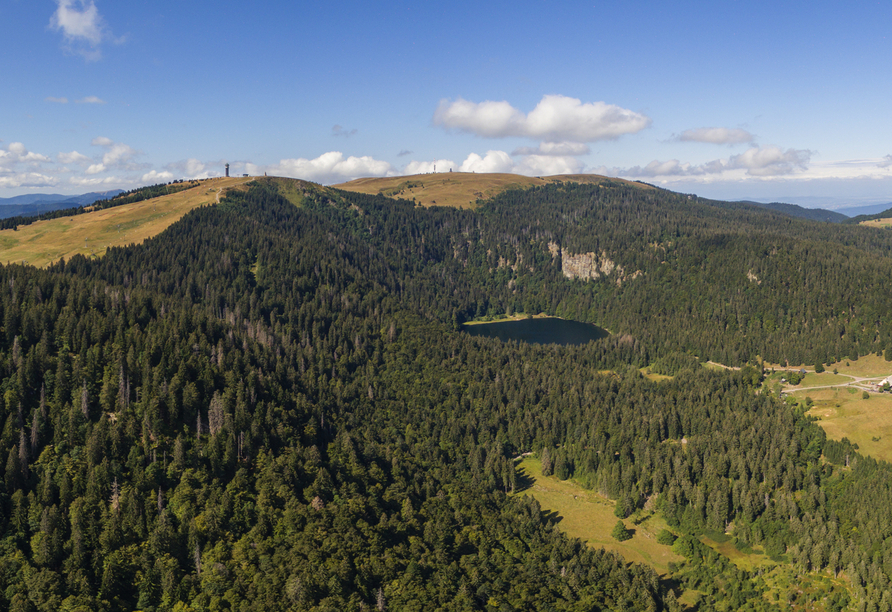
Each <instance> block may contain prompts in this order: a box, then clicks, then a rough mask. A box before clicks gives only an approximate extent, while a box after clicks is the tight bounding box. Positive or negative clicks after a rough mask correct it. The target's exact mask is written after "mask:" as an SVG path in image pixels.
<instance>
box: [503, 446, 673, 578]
mask: <svg viewBox="0 0 892 612" xmlns="http://www.w3.org/2000/svg"><path fill="white" fill-rule="evenodd" d="M517 469H518V471H519V472H521V473H522V474H523V475H524V476H525V477H526V478H529V479H530V480H531V481H532V484H531V486H530V488H528V489H526V490H525V491H522V492H520V493H518V495H530V496H532V497H533V498H535V499H536V501H538V502H539V505H540V506H541V507H542V510H543V511H550V512H555V513H557V515H558V516H559V517H560V521H559V522H558V524H557V526H558V528H559V529H560V530H561V531H563V532H564V533H566V534H567V535H569V536H571V537H574V538H579V539H581V540H583V541H585V542H586V543H587V544H588V545H589V546H595V547H598V548H601V547H603V548H606V549H607V550H612V551H614V552H617V553H619V554H621V555H622V556H623V557H624V558H625V559H626V560H628V561H634V562H637V563H646V564H648V565H650V566H651V567H653V568H655V569H656V570H657V571H658V572H660V573H661V574H665V573H667V572H668V571H669V562H670V561H675V562H678V561H681V560H682V557H680V556H679V555H676V554H675V553H674V552H672V549H671V548H670V547H669V546H664V545H662V544H658V543H657V534H658V533H659V532H660V530H661V529H665V528H666V522H665V520H663V519H662V518H661V517H659V516H656V515H653V516H650V517H648V518H647V519H646V520H644V521H642V522H641V523H640V524H637V525H636V524H635V523H634V522H633V521H632V520H631V519H626V520H624V521H623V523H625V525H626V528H628V529H629V530H631V531H632V532H633V533H634V535H633V537H632V539H631V540H627V541H625V542H617V541H616V540H614V539H613V537H612V536H611V535H610V532H611V531H612V530H613V527H614V526H615V525H616V522H617V521H618V520H619V519H617V518H616V516H615V515H614V514H613V512H614V507H615V504H614V502H612V501H611V500H609V499H607V498H606V497H603V496H602V495H599V494H597V493H595V492H594V491H589V490H587V489H583V488H582V487H581V486H579V485H578V484H576V483H575V482H573V481H572V480H565V481H562V480H558V479H557V478H555V477H554V476H542V463H541V462H540V461H539V459H537V458H535V457H526V458H524V460H523V461H522V462H521V463H520V465H519V466H518V468H517Z"/></svg>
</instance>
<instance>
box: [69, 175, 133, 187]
mask: <svg viewBox="0 0 892 612" xmlns="http://www.w3.org/2000/svg"><path fill="white" fill-rule="evenodd" d="M68 182H69V183H70V184H71V185H74V186H76V187H96V186H100V185H123V184H129V183H131V182H132V181H130V182H128V181H124V180H122V179H120V178H118V177H117V176H103V177H96V178H84V177H80V176H73V177H71V178H70V179H68Z"/></svg>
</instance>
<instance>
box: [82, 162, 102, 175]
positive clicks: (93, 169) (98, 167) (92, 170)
mask: <svg viewBox="0 0 892 612" xmlns="http://www.w3.org/2000/svg"><path fill="white" fill-rule="evenodd" d="M86 172H87V174H99V173H100V172H105V164H90V167H89V168H87V170H86Z"/></svg>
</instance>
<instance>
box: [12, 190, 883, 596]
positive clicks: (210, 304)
mask: <svg viewBox="0 0 892 612" xmlns="http://www.w3.org/2000/svg"><path fill="white" fill-rule="evenodd" d="M562 253H563V255H562ZM568 253H573V254H584V253H593V254H596V256H597V257H600V258H601V259H608V258H609V260H610V261H611V263H612V264H613V266H612V269H611V272H610V273H604V274H602V275H600V277H599V278H594V279H591V280H582V279H578V278H577V279H570V278H567V277H566V276H565V274H564V273H563V263H562V261H563V258H564V257H566V256H567V254H568ZM889 278H892V234H889V233H886V232H883V231H879V230H870V229H865V228H859V227H855V226H850V225H829V224H823V223H819V222H812V221H806V220H801V219H793V218H789V217H785V216H783V215H780V214H777V213H773V212H771V211H766V210H762V209H757V208H753V207H746V206H740V207H728V206H718V205H714V204H712V203H710V202H708V201H703V200H700V199H698V198H693V197H689V196H684V195H680V194H674V193H671V192H666V191H662V190H654V189H641V188H638V187H636V186H633V185H629V184H625V183H620V182H606V183H603V184H601V185H578V184H572V183H564V184H557V185H551V186H547V187H540V188H534V189H529V190H526V191H510V192H505V193H503V194H501V195H500V196H497V197H496V198H494V199H492V200H490V201H487V202H485V203H482V205H481V206H480V207H479V208H478V209H477V210H474V211H470V210H456V209H445V208H431V209H423V208H420V207H415V206H414V205H413V204H412V203H411V202H406V201H398V200H391V199H388V198H384V197H380V196H367V195H362V194H355V193H348V192H339V191H335V190H328V189H322V188H319V187H318V186H315V185H312V184H309V183H301V182H293V181H284V180H277V179H263V180H258V181H256V182H255V183H252V184H251V185H250V188H249V189H248V190H247V191H244V192H239V191H230V192H229V193H228V196H227V197H226V198H225V199H223V201H222V203H221V204H219V205H217V206H214V207H207V208H201V209H197V210H195V211H193V212H191V213H189V214H188V215H186V216H185V217H184V218H183V219H182V220H181V221H179V222H178V223H176V224H174V225H173V226H171V227H170V228H168V229H167V230H166V231H165V232H164V233H162V234H161V235H159V236H157V237H155V238H153V239H150V240H148V241H146V242H145V243H143V244H142V245H138V246H131V247H127V248H113V249H110V250H109V252H108V253H107V255H105V256H104V257H102V258H99V259H96V258H94V259H88V258H84V257H80V256H78V257H75V258H72V259H71V260H69V261H64V262H59V263H57V264H54V265H52V266H50V267H49V268H47V269H44V270H40V269H35V268H33V267H28V266H21V265H7V266H0V317H2V322H3V326H2V330H0V345H2V346H0V377H2V380H0V392H2V400H0V424H2V432H0V443H2V444H0V450H2V452H3V453H4V455H3V458H4V459H5V464H4V465H3V468H4V474H3V481H2V483H0V535H2V540H0V546H2V553H0V608H2V609H9V610H15V611H25V610H41V611H42V610H146V611H154V610H159V611H160V610H320V611H321V610H339V611H340V610H394V611H396V610H672V611H675V610H682V609H684V605H683V604H681V603H679V602H677V601H676V596H677V595H678V594H679V592H680V590H681V589H684V588H690V589H696V590H697V591H698V592H699V593H701V598H700V602H699V604H698V608H697V609H698V610H704V611H708V610H783V609H787V607H788V604H787V602H785V601H773V600H772V599H771V598H770V597H767V596H766V593H765V592H764V591H765V589H764V584H763V583H762V581H761V580H760V576H758V575H757V573H756V572H749V571H746V570H742V569H739V568H737V567H736V566H734V565H733V564H731V563H728V562H727V561H725V560H724V559H722V558H719V557H718V556H717V555H716V553H714V552H712V551H711V550H710V549H707V548H706V547H705V546H704V545H702V544H701V543H700V541H699V540H698V539H697V536H698V535H699V534H701V533H704V532H705V531H714V532H721V533H724V532H726V530H727V531H729V532H731V533H733V536H734V537H735V538H737V539H738V541H740V542H741V543H742V545H747V544H749V545H753V546H756V545H758V546H761V547H764V549H765V551H766V552H767V553H768V554H770V555H772V556H773V557H775V558H777V559H779V560H782V561H783V562H785V563H789V564H791V565H792V566H794V567H795V568H796V571H798V572H801V573H803V574H805V573H808V572H812V573H819V572H822V573H825V574H828V575H830V576H833V577H834V578H840V579H841V580H843V581H844V582H845V583H846V584H847V588H846V589H844V590H842V591H839V592H836V593H835V594H834V596H833V597H832V598H831V599H829V600H828V601H826V602H825V603H824V605H825V609H827V610H843V609H849V610H859V611H861V610H864V611H873V610H888V609H892V503H890V501H892V470H890V467H889V465H888V464H887V463H885V462H882V461H876V460H874V459H872V458H870V457H865V456H863V455H860V454H859V453H858V451H857V449H855V448H854V447H853V446H852V445H850V444H849V443H848V442H847V441H842V442H836V441H832V440H828V439H827V437H826V435H825V434H824V432H823V430H822V429H821V428H820V427H818V426H817V425H816V424H815V423H814V422H813V421H812V420H811V419H810V418H809V417H807V416H805V415H804V414H802V412H801V411H799V410H798V409H795V408H793V407H791V406H788V405H787V404H786V403H785V402H784V401H783V400H782V399H780V398H778V397H776V396H773V395H771V394H770V393H767V392H763V391H764V390H762V389H760V388H759V384H760V381H761V378H762V374H763V372H762V363H763V361H762V360H765V361H770V362H774V363H785V362H789V363H791V364H797V365H798V364H802V363H808V364H822V363H829V362H832V361H836V360H839V359H844V358H846V359H852V360H856V359H858V357H859V356H862V355H866V354H868V353H882V352H884V351H892V316H890V314H892V313H890V309H892V301H890V300H889V299H888V279H889ZM518 312H523V313H539V312H545V313H548V314H552V315H557V316H562V317H566V318H571V319H575V320H579V321H589V322H593V323H596V324H598V325H601V326H603V327H605V328H607V329H608V330H610V332H611V335H610V336H609V337H608V338H606V339H604V340H601V341H598V342H593V343H589V344H587V345H584V346H577V347H558V346H554V345H547V346H536V345H525V344H519V343H516V342H509V343H503V342H500V341H498V340H492V339H484V338H477V337H471V336H469V335H467V334H464V333H462V332H461V331H460V327H461V324H462V323H463V322H464V321H467V320H470V319H474V318H479V317H485V316H492V315H497V314H504V313H518ZM706 360H714V361H718V362H721V363H723V364H725V365H728V366H736V367H738V366H739V369H734V370H727V371H714V370H707V369H704V368H701V367H700V363H701V362H704V361H706ZM652 363H653V364H659V365H660V366H661V367H662V369H663V370H664V371H665V372H666V373H667V374H672V375H673V378H672V379H671V380H668V381H664V382H651V381H649V380H647V379H646V378H644V377H643V376H642V375H641V374H640V372H639V369H638V368H640V367H641V366H644V365H648V364H652ZM527 452H533V453H537V454H540V455H545V456H547V457H549V463H550V467H551V468H552V469H553V471H554V472H555V474H557V475H558V477H560V478H564V479H566V478H570V477H572V478H574V479H575V480H577V481H578V482H580V483H582V484H584V485H585V486H586V487H589V488H591V489H594V490H596V491H599V492H601V493H603V494H604V495H607V496H609V497H610V498H611V499H613V500H616V501H617V504H618V506H619V508H620V509H621V511H622V512H623V513H626V514H628V513H631V512H633V511H634V510H635V509H637V508H641V507H644V506H645V505H650V506H653V507H655V508H657V509H658V510H659V512H661V513H662V515H663V516H665V517H666V520H667V521H668V522H669V524H670V525H671V526H672V528H673V529H674V530H675V531H676V532H677V533H678V534H679V536H680V537H679V540H680V542H681V544H680V545H679V546H678V549H679V550H682V551H684V554H685V557H686V560H685V561H684V562H683V563H681V564H679V566H678V567H677V568H676V571H675V572H674V574H673V576H671V577H667V578H661V577H660V576H658V575H657V573H656V572H655V571H654V570H653V569H651V568H650V567H647V566H644V565H639V564H629V563H627V562H625V560H624V559H622V558H621V557H619V556H618V555H615V554H613V553H610V552H606V551H604V550H600V549H594V548H590V547H587V546H586V545H585V544H584V543H582V542H580V541H578V540H573V539H570V538H568V537H567V536H565V535H564V534H563V533H562V532H561V531H560V529H559V528H558V526H557V522H556V519H555V517H554V516H552V515H549V514H548V513H544V512H542V509H541V508H540V507H539V505H538V503H537V502H536V501H535V500H534V499H533V498H532V497H530V496H527V495H523V494H518V493H519V489H520V488H521V487H522V483H521V482H519V479H518V474H517V472H516V469H515V458H516V457H518V456H520V455H521V454H522V453H527Z"/></svg>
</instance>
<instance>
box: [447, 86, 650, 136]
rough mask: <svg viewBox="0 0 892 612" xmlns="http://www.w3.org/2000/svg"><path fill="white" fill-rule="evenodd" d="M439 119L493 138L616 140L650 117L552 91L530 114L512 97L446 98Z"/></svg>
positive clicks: (450, 126) (640, 127)
mask: <svg viewBox="0 0 892 612" xmlns="http://www.w3.org/2000/svg"><path fill="white" fill-rule="evenodd" d="M433 122H434V124H435V125H439V126H442V127H444V128H446V129H456V130H459V131H463V132H469V133H471V134H475V135H477V136H483V137H487V138H505V137H512V136H514V137H518V136H520V137H531V138H537V139H540V140H544V141H546V142H574V143H581V142H594V141H598V140H614V139H616V138H619V137H620V136H623V135H625V134H634V133H636V132H639V131H641V130H643V129H644V128H646V127H648V126H649V125H650V123H651V120H650V118H649V117H646V116H644V115H641V114H639V113H636V112H633V111H631V110H628V109H625V108H621V107H619V106H615V105H613V104H607V103H605V102H587V103H583V102H582V101H581V100H578V99H577V98H570V97H567V96H561V95H546V96H544V97H543V98H542V100H541V101H540V102H539V104H537V105H536V108H534V109H533V110H532V111H530V113H529V114H528V115H524V114H523V113H522V112H521V111H519V110H517V109H516V108H514V107H513V106H511V105H510V104H509V103H508V102H505V101H502V102H493V101H485V102H480V103H475V102H469V101H468V100H464V99H462V98H459V99H457V100H455V101H454V102H453V101H450V100H441V101H440V105H439V106H438V107H437V110H436V112H435V113H434V119H433Z"/></svg>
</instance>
